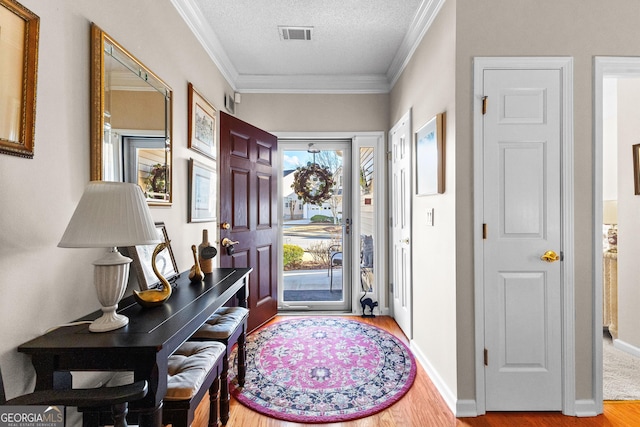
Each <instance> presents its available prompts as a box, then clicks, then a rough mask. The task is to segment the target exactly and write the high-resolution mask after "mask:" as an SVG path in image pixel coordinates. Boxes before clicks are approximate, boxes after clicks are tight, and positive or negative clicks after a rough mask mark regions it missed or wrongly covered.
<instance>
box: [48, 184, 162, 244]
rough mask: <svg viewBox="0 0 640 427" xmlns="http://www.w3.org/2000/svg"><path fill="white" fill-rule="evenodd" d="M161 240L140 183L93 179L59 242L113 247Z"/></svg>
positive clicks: (152, 242)
mask: <svg viewBox="0 0 640 427" xmlns="http://www.w3.org/2000/svg"><path fill="white" fill-rule="evenodd" d="M160 241H161V240H160V237H159V235H158V231H157V229H156V227H155V224H154V223H153V219H152V218H151V212H150V211H149V207H148V206H147V201H146V200H145V197H144V194H143V193H142V190H141V189H140V187H139V186H138V185H136V184H130V183H125V182H108V181H92V182H90V183H89V184H88V185H87V187H86V188H85V190H84V194H83V195H82V198H81V199H80V202H78V206H77V207H76V210H75V212H74V213H73V216H72V217H71V220H70V221H69V225H68V226H67V229H66V230H65V232H64V235H63V236H62V239H61V240H60V243H58V246H59V247H62V248H109V247H118V246H136V245H149V244H154V243H159V242H160Z"/></svg>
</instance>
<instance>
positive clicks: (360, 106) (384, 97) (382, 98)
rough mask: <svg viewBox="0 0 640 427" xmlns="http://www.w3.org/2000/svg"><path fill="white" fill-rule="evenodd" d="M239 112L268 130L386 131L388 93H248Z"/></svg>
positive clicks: (246, 118) (387, 124)
mask: <svg viewBox="0 0 640 427" xmlns="http://www.w3.org/2000/svg"><path fill="white" fill-rule="evenodd" d="M236 113H237V116H238V117H239V118H240V119H242V120H244V121H246V122H249V123H251V124H253V125H255V126H257V127H259V128H261V129H264V130H266V131H269V132H279V131H280V132H353V131H360V132H368V131H385V132H386V131H387V130H389V95H388V94H315V95H299V94H264V93H246V94H242V103H241V104H237V105H236Z"/></svg>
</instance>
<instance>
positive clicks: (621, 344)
mask: <svg viewBox="0 0 640 427" xmlns="http://www.w3.org/2000/svg"><path fill="white" fill-rule="evenodd" d="M613 346H614V347H615V348H617V349H618V350H622V351H624V352H625V353H628V354H630V355H632V356H635V357H640V347H638V346H635V345H633V344H629V343H628V342H626V341H622V340H621V339H615V340H613Z"/></svg>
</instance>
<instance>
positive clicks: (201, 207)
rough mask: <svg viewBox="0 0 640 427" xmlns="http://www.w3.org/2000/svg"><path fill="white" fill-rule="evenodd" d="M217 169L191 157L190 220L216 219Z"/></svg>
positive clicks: (205, 220)
mask: <svg viewBox="0 0 640 427" xmlns="http://www.w3.org/2000/svg"><path fill="white" fill-rule="evenodd" d="M216 190H217V177H216V170H215V169H214V168H213V167H210V166H207V165H205V164H204V163H200V162H198V161H196V160H194V159H189V222H209V221H215V220H216Z"/></svg>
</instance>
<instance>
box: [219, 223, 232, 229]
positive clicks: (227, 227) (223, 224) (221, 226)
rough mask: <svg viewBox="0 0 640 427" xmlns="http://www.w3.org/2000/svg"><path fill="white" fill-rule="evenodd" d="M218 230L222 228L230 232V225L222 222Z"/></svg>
mask: <svg viewBox="0 0 640 427" xmlns="http://www.w3.org/2000/svg"><path fill="white" fill-rule="evenodd" d="M220 228H222V229H223V230H230V229H231V224H229V223H228V222H223V223H222V224H220Z"/></svg>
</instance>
